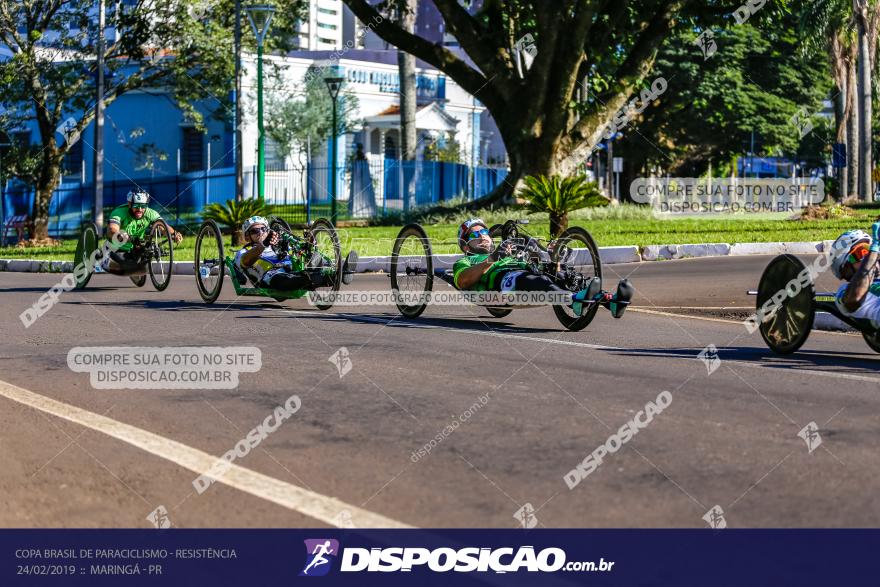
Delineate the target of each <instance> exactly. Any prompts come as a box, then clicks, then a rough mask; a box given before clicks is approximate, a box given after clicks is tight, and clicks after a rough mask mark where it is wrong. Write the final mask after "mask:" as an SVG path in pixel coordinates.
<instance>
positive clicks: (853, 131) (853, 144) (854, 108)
mask: <svg viewBox="0 0 880 587" xmlns="http://www.w3.org/2000/svg"><path fill="white" fill-rule="evenodd" d="M847 77H848V78H849V79H848V81H847V84H846V86H847V87H846V90H847V101H848V102H849V120H848V121H847V145H846V151H847V153H846V154H847V167H848V170H847V174H848V175H849V177H848V180H849V181H848V184H847V186H846V197H849V196H852V195H855V194H858V183H859V134H860V132H859V131H860V127H859V109H858V99H857V97H856V94H857V91H856V88H857V81H856V78H857V75H856V63H855V62H854V61H853V62H851V63H850V64H849V75H848V76H847Z"/></svg>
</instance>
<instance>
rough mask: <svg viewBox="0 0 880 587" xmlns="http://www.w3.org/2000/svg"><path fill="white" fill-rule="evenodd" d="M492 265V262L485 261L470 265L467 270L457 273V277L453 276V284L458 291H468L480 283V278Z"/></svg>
mask: <svg viewBox="0 0 880 587" xmlns="http://www.w3.org/2000/svg"><path fill="white" fill-rule="evenodd" d="M492 263H493V261H491V260H490V259H486V260H485V261H483V262H482V263H477V264H476V265H471V266H470V267H468V268H467V269H462V270H461V271H459V273H458V275H456V276H455V284H456V285H457V286H458V289H470V288H472V287H474V286H475V285H477V284H478V283H480V278H481V277H483V274H484V273H486V271H488V270H489V267H491V266H492Z"/></svg>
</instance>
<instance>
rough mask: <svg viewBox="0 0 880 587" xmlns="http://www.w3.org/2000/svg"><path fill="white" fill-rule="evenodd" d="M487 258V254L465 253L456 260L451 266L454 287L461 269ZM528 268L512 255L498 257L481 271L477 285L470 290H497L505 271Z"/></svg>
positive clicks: (456, 285) (456, 284) (477, 263)
mask: <svg viewBox="0 0 880 587" xmlns="http://www.w3.org/2000/svg"><path fill="white" fill-rule="evenodd" d="M488 258H489V255H465V256H464V257H462V258H461V259H459V260H458V261H456V262H455V265H453V266H452V275H453V281H454V283H455V287H458V276H459V275H460V274H461V272H462V271H464V270H465V269H467V268H468V267H473V266H474V265H479V264H480V263H482V262H483V261H485V260H486V259H488ZM528 268H529V266H528V265H527V264H526V263H523V262H522V261H519V260H517V259H514V258H513V257H506V258H504V259H499V260H497V261H495V262H494V263H493V264H492V266H491V267H489V270H488V271H486V272H485V273H483V276H482V277H481V278H480V281H479V282H477V285H475V286H474V287H472V288H471V290H473V291H496V290H498V288H499V284H500V283H501V278H502V277H504V274H505V273H508V272H510V271H522V270H523V269H528ZM459 289H460V288H459Z"/></svg>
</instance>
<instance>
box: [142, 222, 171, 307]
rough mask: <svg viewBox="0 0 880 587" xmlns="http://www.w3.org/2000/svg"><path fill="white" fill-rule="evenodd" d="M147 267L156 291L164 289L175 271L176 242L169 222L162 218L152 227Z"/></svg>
mask: <svg viewBox="0 0 880 587" xmlns="http://www.w3.org/2000/svg"><path fill="white" fill-rule="evenodd" d="M147 254H148V257H147V268H148V270H149V273H150V281H152V282H153V287H155V288H156V291H164V290H165V288H167V287H168V285H169V284H170V283H171V274H172V272H173V271H174V242H173V241H172V239H171V232H170V231H169V229H168V224H167V223H166V222H165V221H164V220H162V219H161V218H160V219H159V220H157V221H155V222H154V223H153V225H152V226H151V227H150V247H149V249H148V251H147Z"/></svg>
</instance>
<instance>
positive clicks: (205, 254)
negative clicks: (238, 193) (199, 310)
mask: <svg viewBox="0 0 880 587" xmlns="http://www.w3.org/2000/svg"><path fill="white" fill-rule="evenodd" d="M193 258H194V259H195V261H194V262H193V269H194V271H195V274H196V287H197V288H198V290H199V295H200V296H201V297H202V301H204V302H205V303H206V304H213V303H214V301H215V300H216V299H217V298H218V297H219V296H220V290H221V289H222V288H223V274H224V273H225V271H226V264H225V263H224V258H223V235H222V234H220V227H218V226H217V223H216V222H214V221H213V220H206V221H205V222H203V223H202V226H201V228H199V234H198V235H196V249H195V255H194V257H193Z"/></svg>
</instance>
